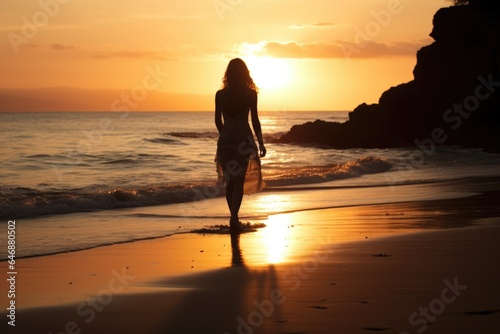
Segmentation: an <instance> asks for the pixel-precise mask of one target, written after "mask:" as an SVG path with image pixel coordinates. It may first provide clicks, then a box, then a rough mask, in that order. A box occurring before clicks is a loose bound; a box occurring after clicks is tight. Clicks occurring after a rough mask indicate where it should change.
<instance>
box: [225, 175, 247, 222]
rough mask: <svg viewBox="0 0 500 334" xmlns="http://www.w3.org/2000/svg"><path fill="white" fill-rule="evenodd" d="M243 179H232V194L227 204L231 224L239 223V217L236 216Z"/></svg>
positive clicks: (241, 196)
mask: <svg viewBox="0 0 500 334" xmlns="http://www.w3.org/2000/svg"><path fill="white" fill-rule="evenodd" d="M244 182H245V179H244V178H237V179H236V180H234V181H233V185H232V190H233V191H232V194H231V202H230V204H229V211H230V212H231V220H230V222H231V223H232V224H237V223H239V221H240V219H239V217H238V213H239V211H240V207H241V202H242V200H243V185H244Z"/></svg>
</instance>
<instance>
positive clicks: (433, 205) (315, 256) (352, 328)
mask: <svg viewBox="0 0 500 334" xmlns="http://www.w3.org/2000/svg"><path fill="white" fill-rule="evenodd" d="M465 188H469V184H466V186H465ZM490 188H491V189H489V188H488V187H485V191H484V192H483V193H482V194H480V195H476V196H470V197H461V198H455V199H447V200H437V201H417V202H407V203H394V204H378V205H366V206H358V207H355V208H334V209H319V210H310V211H301V212H293V213H286V214H278V215H274V216H270V217H269V218H270V222H269V225H268V226H267V227H266V228H263V229H260V230H258V231H257V232H255V233H251V234H243V235H242V236H241V237H240V238H239V240H231V238H230V236H229V235H217V234H177V235H173V236H169V237H166V238H160V239H153V240H145V241H138V242H131V243H124V244H117V245H112V246H104V247H97V248H94V249H89V250H84V251H78V252H70V253H63V254H57V255H50V256H42V257H35V258H26V259H19V260H18V262H17V266H18V268H19V269H18V271H19V275H18V278H17V282H16V284H17V291H18V296H17V298H16V302H17V305H18V308H17V310H16V319H17V320H16V322H17V324H16V327H12V326H8V325H7V321H5V319H7V318H6V313H5V311H3V312H2V314H1V315H2V318H3V319H4V323H3V324H1V327H6V332H7V333H50V332H52V333H60V332H63V333H65V332H67V333H70V332H74V333H80V332H79V331H78V330H81V332H82V333H84V332H92V333H107V332H109V330H110V329H113V330H114V331H115V332H120V333H137V332H142V333H160V332H165V331H166V330H167V332H175V333H193V332H200V331H203V332H206V333H221V334H224V333H225V332H227V333H250V332H252V333H292V332H293V333H296V332H303V333H309V332H314V333H332V332H334V333H336V332H338V333H351V332H353V333H356V332H360V333H364V332H370V331H382V332H387V333H400V332H407V333H415V332H417V330H418V329H422V328H424V320H422V316H420V315H419V313H418V312H419V307H421V305H422V306H423V305H424V304H425V303H430V302H433V301H434V300H435V299H436V298H438V297H439V296H440V295H439V293H440V291H441V290H442V289H444V288H445V285H443V284H448V283H449V284H453V283H454V280H455V278H456V277H458V278H457V280H458V283H457V284H459V283H460V284H462V282H464V283H463V284H464V285H467V286H468V287H469V286H470V287H471V288H470V289H469V288H468V289H469V290H468V291H474V293H473V294H470V295H469V297H467V298H466V297H465V296H466V295H467V294H466V293H465V292H463V296H464V298H462V297H460V298H458V297H457V302H456V303H450V305H448V304H447V303H444V304H443V306H445V307H446V309H443V310H442V312H441V311H440V309H438V310H437V311H439V312H440V314H439V317H436V320H435V321H433V322H432V326H431V322H430V321H428V320H425V321H427V322H426V323H425V324H426V325H427V327H425V332H426V333H427V332H428V333H438V332H439V333H442V332H447V331H448V330H451V329H453V330H455V332H456V333H462V332H463V333H465V332H467V331H465V329H466V328H468V329H469V330H470V329H472V328H477V326H479V325H481V326H483V327H482V328H483V329H485V330H483V331H482V332H483V333H488V331H487V328H489V327H487V325H488V324H492V323H495V321H496V323H498V319H499V318H498V315H499V314H500V313H499V312H500V311H498V310H500V305H499V304H498V302H497V300H498V298H496V297H498V296H496V293H495V291H497V290H495V285H494V284H496V282H497V281H498V278H500V277H499V271H498V269H497V268H498V266H496V265H495V263H496V262H495V261H496V260H497V257H496V256H495V254H498V246H497V245H496V240H498V236H499V233H500V224H499V220H498V218H497V217H500V215H498V205H497V204H496V202H495V200H496V198H497V197H496V192H495V191H494V189H496V183H494V182H493V183H492V182H490ZM470 189H471V190H473V189H475V188H474V187H471V188H470ZM492 189H493V190H492ZM273 219H274V220H273ZM273 224H274V225H275V226H281V229H274V230H273V226H274V225H273ZM335 226H336V228H335ZM266 231H268V232H266ZM269 231H270V232H271V233H269ZM274 233H285V234H286V233H288V234H286V235H285V234H284V235H283V236H282V237H283V238H278V239H276V238H275V239H272V238H271V239H269V238H270V236H271V237H272V235H273V234H274ZM235 242H237V243H235ZM271 246H272V247H271ZM2 263H5V262H2ZM445 264H446V265H445ZM4 274H5V273H2V276H3V275H4ZM3 279H4V277H2V280H3ZM445 280H447V282H448V283H443V282H445ZM495 280H496V281H495ZM450 282H451V283H450ZM446 296H448V295H446ZM5 297H6V296H2V298H3V299H2V306H4V305H6V304H5V302H6V300H5ZM448 297H449V298H452V296H451V295H450V296H448ZM438 300H439V298H438ZM441 304H442V303H439V302H435V303H434V304H433V307H434V308H438V307H441ZM395 305H396V306H395ZM2 309H5V308H4V307H2ZM271 310H272V312H271ZM368 310H369V311H368ZM384 310H386V312H383V311H384ZM403 311H404V312H403ZM410 311H411V312H410ZM415 311H416V312H417V316H414V318H413V322H412V323H410V322H409V320H408V319H409V317H410V316H411V315H412V314H413V312H415ZM256 312H257V313H256ZM259 312H260V313H259ZM405 312H406V313H405ZM264 313H265V314H264ZM259 314H260V315H259ZM267 314H269V316H267ZM251 315H253V317H254V318H252V317H251ZM431 316H434V315H432V314H431V315H430V316H429V317H431ZM249 317H250V318H249ZM261 318H262V321H261ZM423 319H425V318H423ZM254 325H255V326H254ZM443 326H444V327H443ZM450 326H451V327H450ZM443 330H446V331H443Z"/></svg>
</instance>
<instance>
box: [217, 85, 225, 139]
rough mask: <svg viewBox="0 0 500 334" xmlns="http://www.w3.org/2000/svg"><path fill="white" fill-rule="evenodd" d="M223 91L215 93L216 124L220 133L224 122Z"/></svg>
mask: <svg viewBox="0 0 500 334" xmlns="http://www.w3.org/2000/svg"><path fill="white" fill-rule="evenodd" d="M221 94H222V93H221V91H220V90H219V91H217V93H216V94H215V126H216V127H217V130H218V131H219V133H220V132H221V131H222V127H223V125H224V124H223V123H222V101H221V99H222V96H221Z"/></svg>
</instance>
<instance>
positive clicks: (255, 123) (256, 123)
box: [250, 91, 266, 157]
mask: <svg viewBox="0 0 500 334" xmlns="http://www.w3.org/2000/svg"><path fill="white" fill-rule="evenodd" d="M250 113H251V115H252V127H253V131H254V132H255V135H256V136H257V140H258V141H259V151H260V156H261V157H265V156H266V147H265V146H264V138H263V137H262V127H261V125H260V120H259V112H258V110H257V92H256V91H252V96H251V101H250Z"/></svg>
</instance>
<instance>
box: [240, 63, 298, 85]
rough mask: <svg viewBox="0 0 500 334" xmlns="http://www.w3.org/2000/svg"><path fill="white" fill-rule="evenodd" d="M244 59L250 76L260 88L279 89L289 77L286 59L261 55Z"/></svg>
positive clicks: (288, 66) (285, 83)
mask: <svg viewBox="0 0 500 334" xmlns="http://www.w3.org/2000/svg"><path fill="white" fill-rule="evenodd" d="M245 60H246V63H247V65H248V68H249V70H250V74H251V76H252V78H253V79H254V81H255V83H256V84H257V87H259V88H261V89H264V90H277V89H281V88H284V86H286V85H287V83H288V82H289V81H290V79H291V78H290V65H289V63H288V61H287V60H284V59H278V58H272V57H261V56H251V57H247V58H245Z"/></svg>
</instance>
